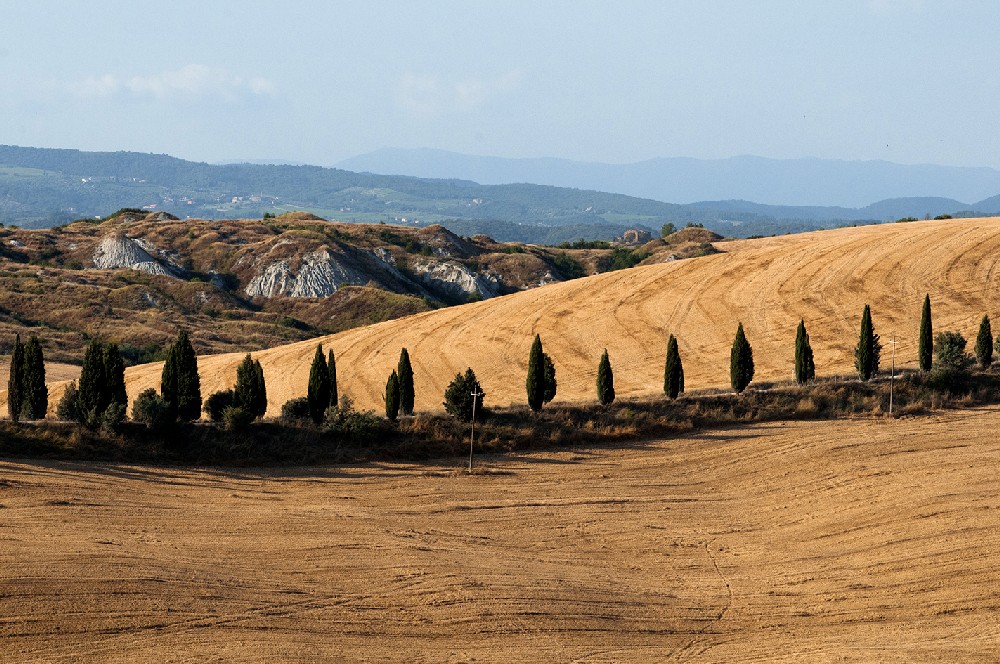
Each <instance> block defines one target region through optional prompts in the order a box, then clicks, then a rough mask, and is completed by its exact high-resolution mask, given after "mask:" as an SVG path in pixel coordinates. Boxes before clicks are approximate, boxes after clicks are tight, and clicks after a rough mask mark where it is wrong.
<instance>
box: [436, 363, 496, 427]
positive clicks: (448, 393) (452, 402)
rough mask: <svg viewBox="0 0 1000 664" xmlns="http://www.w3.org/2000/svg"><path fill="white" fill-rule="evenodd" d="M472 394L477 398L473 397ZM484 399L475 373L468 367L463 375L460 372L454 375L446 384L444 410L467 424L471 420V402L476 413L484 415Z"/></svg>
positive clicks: (484, 395)
mask: <svg viewBox="0 0 1000 664" xmlns="http://www.w3.org/2000/svg"><path fill="white" fill-rule="evenodd" d="M473 394H475V395H477V396H475V397H473V396H472V395H473ZM485 398H486V394H485V393H484V392H483V388H482V387H480V385H479V381H478V380H477V379H476V373H475V372H474V371H473V370H472V368H471V367H470V368H468V369H466V370H465V373H464V374H462V373H461V372H460V373H458V374H456V375H455V377H454V378H453V379H452V381H451V383H449V384H448V388H447V389H446V390H445V391H444V409H445V410H446V411H447V412H448V414H449V415H451V416H452V417H456V418H458V419H460V420H462V421H463V422H468V421H470V420H471V419H472V407H473V402H474V403H475V408H476V413H480V414H485V413H483V400H484V399H485Z"/></svg>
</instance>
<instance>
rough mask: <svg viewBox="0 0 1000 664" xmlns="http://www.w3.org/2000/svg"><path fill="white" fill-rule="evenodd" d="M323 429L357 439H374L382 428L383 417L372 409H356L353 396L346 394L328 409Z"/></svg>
mask: <svg viewBox="0 0 1000 664" xmlns="http://www.w3.org/2000/svg"><path fill="white" fill-rule="evenodd" d="M323 422H324V424H323V431H324V432H326V433H332V434H336V435H339V436H342V437H345V438H349V439H351V440H355V441H365V440H372V439H374V438H376V437H377V434H378V432H379V431H381V430H382V418H381V417H379V416H378V415H376V414H375V413H374V412H372V411H370V410H365V411H361V412H358V411H355V410H354V406H353V404H352V402H351V398H350V397H349V396H347V395H346V394H345V395H344V396H342V397H341V398H340V404H338V405H336V406H330V407H329V408H327V409H326V413H325V414H324V417H323Z"/></svg>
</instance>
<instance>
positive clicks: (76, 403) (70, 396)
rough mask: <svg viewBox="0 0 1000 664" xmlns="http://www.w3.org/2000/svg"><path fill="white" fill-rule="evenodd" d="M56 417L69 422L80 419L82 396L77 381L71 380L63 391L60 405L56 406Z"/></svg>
mask: <svg viewBox="0 0 1000 664" xmlns="http://www.w3.org/2000/svg"><path fill="white" fill-rule="evenodd" d="M56 417H58V418H59V419H60V420H65V421H67V422H79V421H80V397H79V392H77V389H76V381H75V380H74V381H71V382H70V384H69V385H67V386H66V391H65V392H63V395H62V399H60V400H59V405H58V406H56Z"/></svg>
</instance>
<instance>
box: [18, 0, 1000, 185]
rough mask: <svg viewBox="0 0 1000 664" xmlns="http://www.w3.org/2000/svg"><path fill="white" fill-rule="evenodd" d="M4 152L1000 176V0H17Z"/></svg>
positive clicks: (209, 159)
mask: <svg viewBox="0 0 1000 664" xmlns="http://www.w3.org/2000/svg"><path fill="white" fill-rule="evenodd" d="M0 9H2V11H0V143H7V144H15V145H29V146H39V147H72V148H79V149H85V150H137V151H141V152H162V153H169V154H173V155H176V156H179V157H184V158H187V159H195V160H204V161H210V162H211V161H219V160H226V159H233V158H248V159H258V158H278V159H286V160H291V161H303V162H309V163H314V164H322V165H328V164H333V163H335V162H337V161H339V160H341V159H344V158H347V157H350V156H353V155H356V154H359V153H363V152H368V151H371V150H374V149H377V148H380V147H387V146H393V147H432V148H441V149H446V150H455V151H460V152H469V153H474V154H485V155H499V156H505V157H537V156H551V157H564V158H570V159H578V160H585V161H609V162H630V161H639V160H643V159H649V158H653V157H659V156H664V157H670V156H689V157H702V158H717V157H728V156H733V155H740V154H757V155H762V156H767V157H778V158H792V157H804V156H815V157H828V158H839V159H886V160H889V161H896V162H901V163H939V164H950V165H969V166H993V167H998V168H1000V131H998V129H1000V127H998V124H1000V120H998V118H1000V74H998V72H1000V44H998V39H1000V38H998V34H1000V3H997V2H995V1H992V0H984V1H982V2H973V1H967V2H963V1H962V0H951V1H948V2H945V1H941V2H932V1H931V0H923V1H921V0H854V1H852V0H837V1H836V2H830V1H829V0H813V1H808V0H797V1H794V2H784V1H780V0H768V1H759V2H755V1H751V0H743V1H733V2H722V1H719V2H713V1H711V0H701V1H699V0H691V1H690V2H681V1H676V2H674V1H670V0H659V1H652V2H627V1H616V2H609V1H603V2H582V1H574V2H542V1H540V0H535V1H531V2H517V1H513V0H503V1H502V2H474V1H472V0H467V1H465V2H443V1H434V2H430V1H428V2H418V1H415V0H414V1H412V2H377V1H368V0H364V1H362V0H357V1H353V2H334V1H315V2H312V1H301V2H299V1H296V0H285V1H283V2H254V1H248V0H241V1H239V2H235V1H229V0H197V1H191V0H171V1H170V2H162V1H157V2H144V1H142V0H127V1H126V0H122V1H117V2H116V1H110V0H92V1H90V2H83V1H77V0H60V1H54V0H30V1H27V0H25V1H22V0H0Z"/></svg>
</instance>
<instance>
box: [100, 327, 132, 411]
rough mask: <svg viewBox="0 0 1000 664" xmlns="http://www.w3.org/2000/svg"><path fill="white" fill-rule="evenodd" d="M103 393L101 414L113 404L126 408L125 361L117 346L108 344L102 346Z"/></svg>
mask: <svg viewBox="0 0 1000 664" xmlns="http://www.w3.org/2000/svg"><path fill="white" fill-rule="evenodd" d="M104 381H105V383H104V385H105V389H104V393H103V394H102V396H101V404H102V408H101V412H102V413H103V412H104V410H105V409H106V408H107V407H108V406H110V405H111V404H113V403H117V404H120V405H122V406H128V393H127V392H126V391H125V360H124V359H122V354H121V352H120V351H119V350H118V344H115V343H110V344H107V345H105V346H104Z"/></svg>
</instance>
